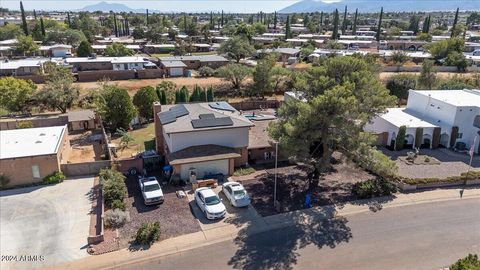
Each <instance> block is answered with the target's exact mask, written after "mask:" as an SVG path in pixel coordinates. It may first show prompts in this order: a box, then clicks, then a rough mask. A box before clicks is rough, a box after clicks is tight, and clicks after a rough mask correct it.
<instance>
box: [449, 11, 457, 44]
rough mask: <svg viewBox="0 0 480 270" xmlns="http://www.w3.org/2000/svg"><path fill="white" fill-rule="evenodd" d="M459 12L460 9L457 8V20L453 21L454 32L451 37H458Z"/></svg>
mask: <svg viewBox="0 0 480 270" xmlns="http://www.w3.org/2000/svg"><path fill="white" fill-rule="evenodd" d="M458 11H459V8H458V7H457V11H456V12H455V19H454V20H453V26H452V30H451V31H452V32H451V34H450V37H456V36H457V32H456V28H457V24H458Z"/></svg>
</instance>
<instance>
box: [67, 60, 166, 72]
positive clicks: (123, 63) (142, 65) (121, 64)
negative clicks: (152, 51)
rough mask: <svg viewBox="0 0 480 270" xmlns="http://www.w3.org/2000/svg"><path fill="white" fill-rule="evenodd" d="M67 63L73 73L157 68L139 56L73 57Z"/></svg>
mask: <svg viewBox="0 0 480 270" xmlns="http://www.w3.org/2000/svg"><path fill="white" fill-rule="evenodd" d="M65 63H67V64H69V65H71V66H72V70H73V72H79V71H92V70H143V69H146V68H157V66H156V65H155V64H154V63H152V62H150V61H149V60H147V59H145V58H143V57H138V56H123V57H96V56H94V57H71V58H66V59H65Z"/></svg>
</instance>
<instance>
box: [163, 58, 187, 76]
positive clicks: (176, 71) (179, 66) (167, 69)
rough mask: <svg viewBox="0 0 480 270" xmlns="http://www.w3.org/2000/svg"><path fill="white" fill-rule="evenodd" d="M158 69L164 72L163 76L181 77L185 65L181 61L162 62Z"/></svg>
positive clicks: (183, 73)
mask: <svg viewBox="0 0 480 270" xmlns="http://www.w3.org/2000/svg"><path fill="white" fill-rule="evenodd" d="M160 68H161V69H163V70H164V74H165V75H166V76H168V77H181V76H183V75H185V70H186V68H187V65H185V64H184V63H183V62H182V61H162V62H160Z"/></svg>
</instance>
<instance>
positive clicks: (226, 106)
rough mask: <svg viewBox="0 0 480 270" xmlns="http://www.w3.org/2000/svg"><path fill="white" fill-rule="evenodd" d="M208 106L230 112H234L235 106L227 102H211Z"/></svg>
mask: <svg viewBox="0 0 480 270" xmlns="http://www.w3.org/2000/svg"><path fill="white" fill-rule="evenodd" d="M208 106H210V108H212V109H217V110H222V111H229V112H234V111H235V108H233V107H232V106H230V104H228V103H226V102H210V103H208Z"/></svg>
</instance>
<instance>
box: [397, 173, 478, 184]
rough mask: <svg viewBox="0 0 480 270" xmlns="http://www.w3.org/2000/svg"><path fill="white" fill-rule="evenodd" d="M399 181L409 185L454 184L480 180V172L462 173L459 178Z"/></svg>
mask: <svg viewBox="0 0 480 270" xmlns="http://www.w3.org/2000/svg"><path fill="white" fill-rule="evenodd" d="M399 180H400V181H401V182H403V183H405V184H409V185H418V184H430V183H453V182H457V181H466V180H480V172H479V171H472V172H468V173H462V174H460V175H459V176H451V177H447V178H404V177H402V178H400V179H399Z"/></svg>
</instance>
